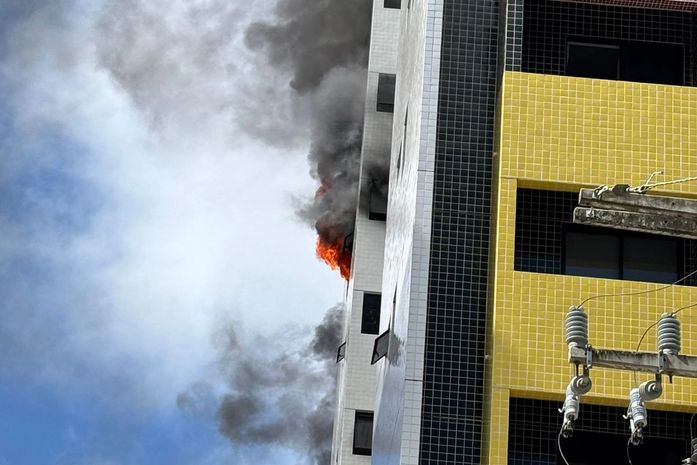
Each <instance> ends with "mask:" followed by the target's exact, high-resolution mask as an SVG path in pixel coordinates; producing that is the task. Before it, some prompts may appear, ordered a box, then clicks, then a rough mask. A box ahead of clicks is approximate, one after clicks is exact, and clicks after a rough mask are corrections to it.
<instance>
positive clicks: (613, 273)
mask: <svg viewBox="0 0 697 465" xmlns="http://www.w3.org/2000/svg"><path fill="white" fill-rule="evenodd" d="M565 239H566V240H565V243H564V246H565V250H564V274H570V275H574V276H590V277H594V278H611V279H619V278H620V277H621V274H620V261H619V260H620V238H619V236H617V235H614V234H602V233H597V232H595V233H591V232H580V231H567V232H566V238H565Z"/></svg>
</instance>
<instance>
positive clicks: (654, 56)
mask: <svg viewBox="0 0 697 465" xmlns="http://www.w3.org/2000/svg"><path fill="white" fill-rule="evenodd" d="M683 56H684V50H683V46H682V45H681V44H671V43H659V42H642V41H630V40H624V41H609V40H608V41H604V40H603V41H598V42H589V41H582V40H578V41H576V40H569V42H568V43H567V55H566V75H567V76H575V77H586V78H596V79H611V80H620V81H632V82H647V83H652V84H671V85H683V84H684V78H683V75H684V73H683Z"/></svg>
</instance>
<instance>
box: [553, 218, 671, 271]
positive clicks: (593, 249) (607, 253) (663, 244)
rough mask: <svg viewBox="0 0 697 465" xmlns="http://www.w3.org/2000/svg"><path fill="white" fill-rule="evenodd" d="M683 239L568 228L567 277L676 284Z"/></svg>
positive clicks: (565, 261)
mask: <svg viewBox="0 0 697 465" xmlns="http://www.w3.org/2000/svg"><path fill="white" fill-rule="evenodd" d="M680 242H681V240H680V239H677V238H671V237H665V236H655V235H651V234H641V233H633V232H628V231H619V230H611V229H606V228H593V227H580V226H577V225H572V224H569V225H566V228H565V231H564V267H563V269H564V274H568V275H573V276H589V277H593V278H608V279H624V280H630V281H645V282H651V283H672V282H674V281H676V280H677V279H678V274H679V273H678V270H679V266H678V265H679V261H680V260H679V256H678V249H679V247H678V245H679V243H680Z"/></svg>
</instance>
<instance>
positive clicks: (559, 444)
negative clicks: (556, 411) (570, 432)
mask: <svg viewBox="0 0 697 465" xmlns="http://www.w3.org/2000/svg"><path fill="white" fill-rule="evenodd" d="M562 431H564V428H562V429H560V430H559V435H558V436H557V447H558V448H559V455H561V458H562V460H564V464H565V465H569V461H568V460H566V456H564V451H562V450H561V434H562Z"/></svg>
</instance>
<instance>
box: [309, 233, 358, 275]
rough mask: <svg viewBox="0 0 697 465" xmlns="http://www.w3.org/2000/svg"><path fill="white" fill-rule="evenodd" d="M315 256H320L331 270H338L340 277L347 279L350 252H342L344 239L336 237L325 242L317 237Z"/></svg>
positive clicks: (349, 273) (349, 269)
mask: <svg viewBox="0 0 697 465" xmlns="http://www.w3.org/2000/svg"><path fill="white" fill-rule="evenodd" d="M316 250H317V258H321V259H322V260H324V262H325V263H326V264H327V265H329V267H330V268H331V269H332V270H339V272H340V273H341V277H342V278H344V279H346V280H348V279H349V276H350V275H351V254H350V253H344V241H343V240H342V239H338V240H337V241H336V242H334V243H333V244H327V243H325V242H322V240H321V239H320V238H319V237H318V238H317V249H316Z"/></svg>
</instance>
